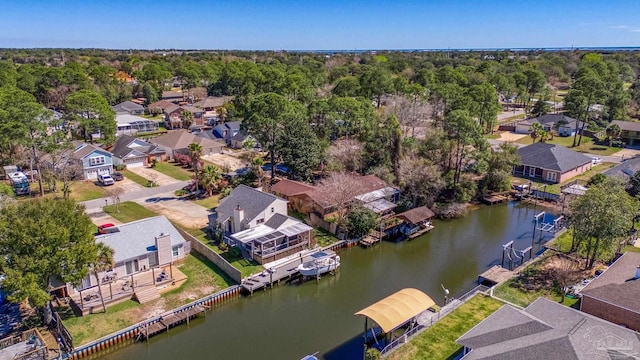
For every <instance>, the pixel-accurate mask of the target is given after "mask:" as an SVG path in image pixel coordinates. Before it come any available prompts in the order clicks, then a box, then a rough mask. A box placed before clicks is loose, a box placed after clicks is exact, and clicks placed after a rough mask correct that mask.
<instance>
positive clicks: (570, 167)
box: [513, 142, 592, 184]
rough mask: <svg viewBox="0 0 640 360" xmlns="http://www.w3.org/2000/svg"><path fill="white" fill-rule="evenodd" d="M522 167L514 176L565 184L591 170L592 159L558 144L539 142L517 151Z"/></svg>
mask: <svg viewBox="0 0 640 360" xmlns="http://www.w3.org/2000/svg"><path fill="white" fill-rule="evenodd" d="M517 154H518V156H519V157H520V165H516V166H514V167H513V175H515V176H520V177H524V178H531V179H535V180H539V181H545V182H548V183H552V184H557V183H561V182H564V181H566V180H568V179H571V178H573V177H574V176H577V175H580V174H582V173H583V172H585V171H588V170H590V169H591V160H592V159H591V158H590V157H589V156H586V155H584V154H582V153H579V152H577V151H573V150H570V149H567V148H566V147H564V146H561V145H556V144H547V143H543V142H537V143H535V144H531V145H527V146H524V147H521V148H519V149H518V150H517Z"/></svg>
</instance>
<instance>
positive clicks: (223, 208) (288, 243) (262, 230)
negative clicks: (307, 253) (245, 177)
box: [209, 185, 314, 264]
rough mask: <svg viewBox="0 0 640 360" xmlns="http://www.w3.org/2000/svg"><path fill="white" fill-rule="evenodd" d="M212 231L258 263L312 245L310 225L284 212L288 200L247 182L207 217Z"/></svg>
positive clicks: (272, 259) (275, 258)
mask: <svg viewBox="0 0 640 360" xmlns="http://www.w3.org/2000/svg"><path fill="white" fill-rule="evenodd" d="M209 226H210V228H211V230H212V231H214V232H218V233H222V234H224V235H223V236H224V241H225V242H226V243H228V244H229V245H231V246H236V247H238V248H239V249H240V250H241V251H242V252H243V254H244V256H245V257H248V258H252V259H254V260H255V261H257V262H259V263H261V264H262V263H265V262H268V261H274V260H277V259H279V258H282V257H285V256H288V255H290V254H292V253H295V252H298V251H301V250H304V249H306V248H309V247H311V246H313V245H314V243H313V237H312V236H311V230H312V229H313V228H311V227H310V226H308V225H307V224H305V223H303V222H301V221H299V220H298V219H295V218H292V217H290V216H289V215H288V213H287V200H284V199H282V198H279V197H277V196H275V195H273V194H269V193H265V192H262V191H260V190H258V189H254V188H252V187H249V186H246V185H240V186H238V187H236V188H235V189H233V191H232V192H231V194H229V196H227V197H226V198H224V199H223V200H222V202H221V203H220V205H219V206H218V207H217V208H215V210H214V212H213V214H212V215H211V216H210V217H209Z"/></svg>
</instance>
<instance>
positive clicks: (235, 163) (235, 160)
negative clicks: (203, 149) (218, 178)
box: [202, 154, 247, 172]
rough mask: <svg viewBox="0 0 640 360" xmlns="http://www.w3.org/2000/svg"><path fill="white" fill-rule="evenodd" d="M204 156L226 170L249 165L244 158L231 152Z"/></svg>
mask: <svg viewBox="0 0 640 360" xmlns="http://www.w3.org/2000/svg"><path fill="white" fill-rule="evenodd" d="M202 158H203V159H204V160H206V161H209V162H211V163H213V164H214V165H216V166H218V167H220V168H221V169H222V170H223V171H225V172H227V171H234V170H237V169H241V168H243V167H245V166H247V165H246V162H245V161H244V160H242V159H240V158H239V157H236V156H233V155H229V154H213V155H205V156H203V157H202Z"/></svg>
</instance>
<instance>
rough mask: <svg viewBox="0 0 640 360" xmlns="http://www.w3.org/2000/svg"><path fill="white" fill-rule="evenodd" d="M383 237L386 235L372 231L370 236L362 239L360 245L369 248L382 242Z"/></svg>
mask: <svg viewBox="0 0 640 360" xmlns="http://www.w3.org/2000/svg"><path fill="white" fill-rule="evenodd" d="M383 237H384V233H381V232H380V231H376V230H371V232H369V234H368V235H365V236H364V237H363V238H362V239H360V241H359V243H360V245H362V246H364V247H369V246H371V245H374V244H377V243H379V242H380V241H382V238H383Z"/></svg>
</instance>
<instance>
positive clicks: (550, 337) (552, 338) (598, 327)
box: [458, 297, 640, 360]
mask: <svg viewBox="0 0 640 360" xmlns="http://www.w3.org/2000/svg"><path fill="white" fill-rule="evenodd" d="M458 343H459V344H461V345H463V346H466V347H468V348H470V349H473V351H471V352H470V353H469V354H467V355H466V356H465V357H464V359H465V360H477V359H492V360H494V359H505V360H506V359H527V360H572V359H576V360H587V359H612V358H613V357H612V356H611V351H612V350H613V351H615V350H621V349H620V348H618V349H616V348H613V347H615V346H616V344H624V346H625V347H626V349H622V350H623V351H625V352H626V353H631V354H638V353H640V340H639V339H638V334H637V333H635V332H634V331H631V330H628V329H625V328H623V327H620V326H617V325H615V324H612V323H609V322H607V321H604V320H602V319H598V318H596V317H594V316H591V315H589V314H585V313H582V312H579V311H577V310H575V309H572V308H570V307H567V306H564V305H561V304H559V303H556V302H554V301H551V300H548V299H545V298H542V297H541V298H538V299H537V300H536V301H534V302H533V303H532V304H531V305H529V307H527V308H526V309H524V310H518V309H515V308H513V307H511V306H509V305H505V306H503V307H501V308H500V309H498V311H496V312H494V313H493V314H491V315H490V316H489V317H487V318H486V319H485V320H483V321H482V322H481V323H480V324H478V325H477V326H476V327H474V328H472V329H471V330H469V331H468V332H467V333H466V334H464V335H462V336H461V337H460V338H459V339H458ZM607 346H608V347H609V348H607Z"/></svg>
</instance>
